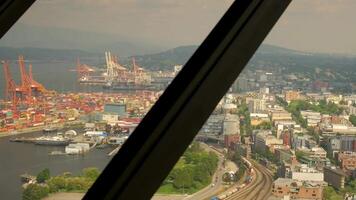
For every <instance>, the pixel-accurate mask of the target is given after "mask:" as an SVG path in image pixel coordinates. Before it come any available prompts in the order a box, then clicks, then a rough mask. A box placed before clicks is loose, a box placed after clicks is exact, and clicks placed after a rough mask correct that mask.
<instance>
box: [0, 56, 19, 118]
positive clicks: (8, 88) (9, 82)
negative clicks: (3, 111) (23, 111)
mask: <svg viewBox="0 0 356 200" xmlns="http://www.w3.org/2000/svg"><path fill="white" fill-rule="evenodd" d="M2 64H3V68H4V75H5V95H4V96H5V99H6V100H7V101H11V105H12V106H11V109H12V110H13V111H16V109H17V104H18V98H17V92H18V91H19V88H18V87H17V86H16V83H15V81H14V79H13V78H12V75H11V72H10V69H9V62H8V61H2Z"/></svg>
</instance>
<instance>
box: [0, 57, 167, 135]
mask: <svg viewBox="0 0 356 200" xmlns="http://www.w3.org/2000/svg"><path fill="white" fill-rule="evenodd" d="M106 62H107V64H108V66H110V67H109V68H110V70H108V71H107V72H106V74H105V73H104V75H105V76H104V79H105V81H106V83H107V81H109V82H110V83H112V84H113V85H112V86H115V84H116V83H115V82H117V81H122V80H126V81H128V82H132V83H135V84H136V83H138V84H141V83H142V84H146V83H149V78H147V77H148V75H147V74H146V73H145V72H144V70H143V69H142V68H141V67H138V66H137V64H135V60H133V66H134V67H133V69H132V70H131V71H130V70H124V69H123V68H122V67H120V66H119V64H118V63H117V58H115V57H114V56H111V54H110V52H107V53H106ZM2 64H3V70H4V76H5V77H4V80H5V81H4V82H5V86H6V87H5V94H4V97H5V99H3V100H1V101H0V136H6V135H13V134H20V133H26V132H33V131H41V130H43V131H44V132H56V131H57V130H59V129H63V128H66V127H71V126H83V125H84V124H85V122H90V121H102V122H103V123H104V126H105V125H107V124H108V125H110V126H115V125H116V126H118V127H120V129H122V130H124V131H132V129H133V128H134V127H135V124H137V123H138V122H139V121H140V119H141V118H142V117H143V116H144V115H145V113H146V112H147V111H148V110H149V109H150V107H151V106H152V105H153V103H154V102H156V100H157V99H158V97H159V95H160V92H158V91H146V90H134V91H130V92H120V93H103V92H96V93H57V92H56V91H51V90H48V89H46V87H45V86H44V85H42V84H41V83H39V82H37V81H36V80H35V77H34V76H33V75H32V65H31V64H29V65H28V66H26V64H27V63H26V64H25V59H24V57H23V56H19V58H18V66H17V67H18V69H19V71H20V74H21V76H20V77H21V78H20V80H17V81H15V80H14V79H13V77H12V75H11V73H10V71H11V70H10V69H11V67H15V66H10V64H9V62H7V61H3V62H2ZM78 65H79V67H78V68H77V70H78V74H80V76H78V78H79V79H80V80H84V79H85V77H88V76H89V75H90V73H91V72H92V71H93V70H91V68H90V67H89V66H87V65H84V64H80V61H79V60H78ZM117 69H120V70H121V71H120V73H121V72H122V74H118V72H117ZM117 77H120V78H117ZM133 79H134V81H132V80H133ZM17 82H18V83H17ZM110 105H111V107H115V106H116V105H117V107H120V106H121V107H122V111H120V112H121V113H116V112H119V111H116V110H110ZM105 108H108V109H105Z"/></svg>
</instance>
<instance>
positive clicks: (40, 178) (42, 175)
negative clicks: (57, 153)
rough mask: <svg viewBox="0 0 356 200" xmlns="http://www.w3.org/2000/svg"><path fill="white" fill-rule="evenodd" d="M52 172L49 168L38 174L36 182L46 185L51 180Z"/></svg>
mask: <svg viewBox="0 0 356 200" xmlns="http://www.w3.org/2000/svg"><path fill="white" fill-rule="evenodd" d="M50 177H51V176H50V171H49V169H48V168H46V169H44V170H42V171H41V172H40V173H38V174H37V177H36V180H37V182H38V183H44V182H45V181H47V180H48V179H49V178H50Z"/></svg>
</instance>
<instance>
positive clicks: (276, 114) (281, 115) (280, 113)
mask: <svg viewBox="0 0 356 200" xmlns="http://www.w3.org/2000/svg"><path fill="white" fill-rule="evenodd" d="M270 115H271V120H272V122H275V121H293V120H292V114H291V113H289V112H287V111H286V110H284V109H273V110H270Z"/></svg>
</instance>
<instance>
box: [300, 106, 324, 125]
mask: <svg viewBox="0 0 356 200" xmlns="http://www.w3.org/2000/svg"><path fill="white" fill-rule="evenodd" d="M300 114H301V115H302V117H303V118H304V119H305V120H306V121H307V126H308V127H315V126H317V125H318V124H319V123H320V121H321V114H320V113H319V112H313V111H310V110H302V111H300Z"/></svg>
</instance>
